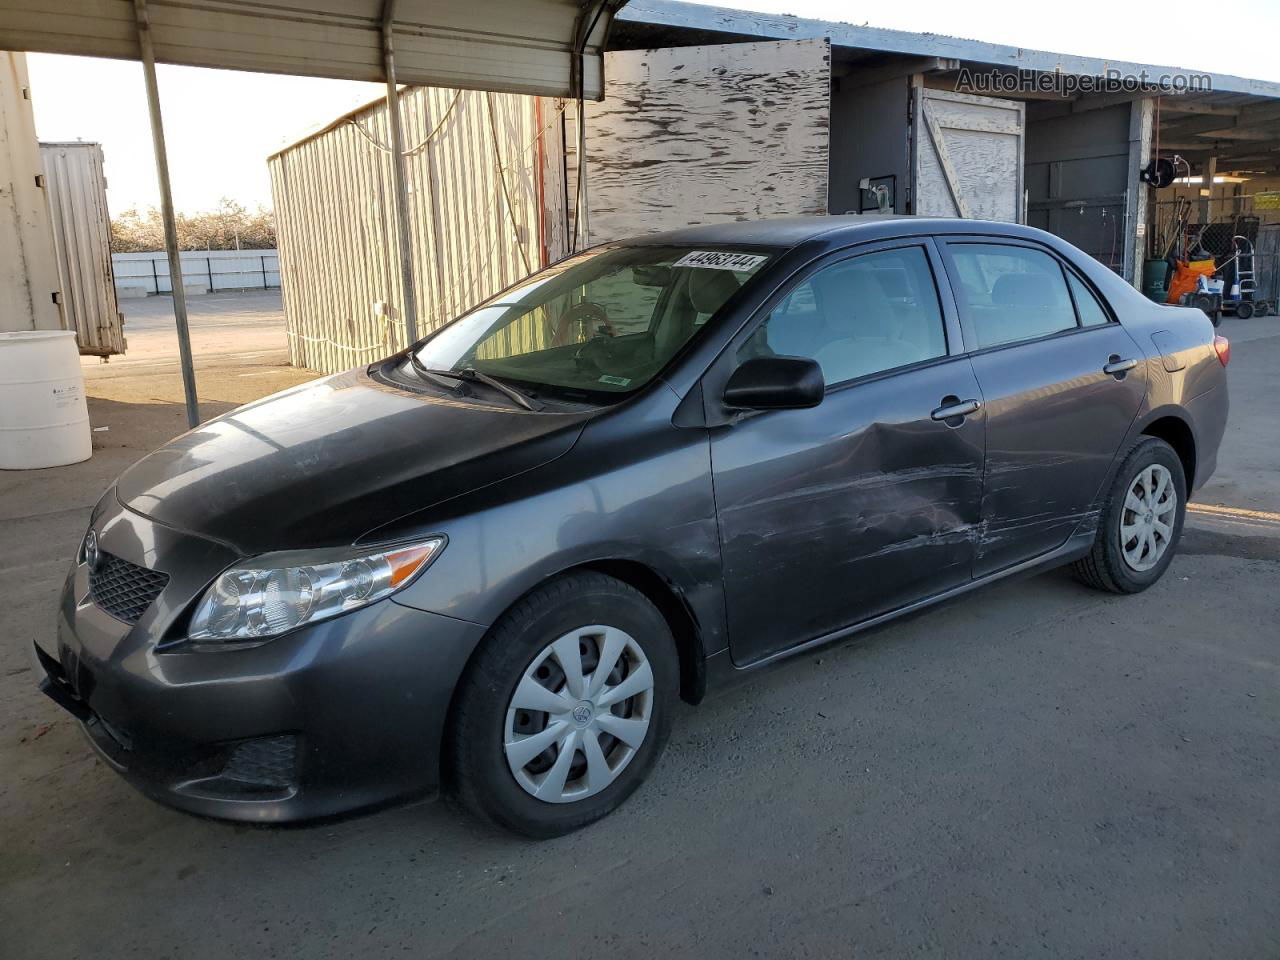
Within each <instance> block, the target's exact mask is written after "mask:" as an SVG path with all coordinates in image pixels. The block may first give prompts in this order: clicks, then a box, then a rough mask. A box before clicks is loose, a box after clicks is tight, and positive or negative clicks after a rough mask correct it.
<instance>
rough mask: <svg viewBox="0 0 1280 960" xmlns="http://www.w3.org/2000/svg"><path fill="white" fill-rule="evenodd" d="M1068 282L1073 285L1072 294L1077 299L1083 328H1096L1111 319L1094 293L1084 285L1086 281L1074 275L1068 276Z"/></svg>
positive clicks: (1069, 274) (1077, 310)
mask: <svg viewBox="0 0 1280 960" xmlns="http://www.w3.org/2000/svg"><path fill="white" fill-rule="evenodd" d="M1067 282H1068V283H1070V284H1071V293H1072V295H1073V296H1074V297H1075V298H1076V312H1077V313H1079V314H1080V325H1081V326H1082V327H1096V326H1099V325H1101V324H1104V323H1106V322H1107V320H1108V319H1110V318H1109V317H1108V316H1107V311H1106V310H1104V309H1102V304H1100V303H1099V302H1098V298H1097V297H1095V296H1094V295H1093V291H1092V290H1090V289H1089V288H1088V287H1086V286H1085V285H1084V281H1083V280H1081V279H1080V278H1079V277H1077V276H1076V275H1075V274H1074V273H1068V274H1067Z"/></svg>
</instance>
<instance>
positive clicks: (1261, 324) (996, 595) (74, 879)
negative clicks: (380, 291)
mask: <svg viewBox="0 0 1280 960" xmlns="http://www.w3.org/2000/svg"><path fill="white" fill-rule="evenodd" d="M259 299H260V300H261V301H262V302H261V303H259V304H258V305H256V306H254V305H251V304H247V302H246V301H242V300H239V299H235V300H233V301H232V302H231V304H229V305H224V306H229V307H232V308H234V309H230V310H229V309H225V308H224V309H220V310H215V309H214V308H215V307H216V305H215V304H213V303H206V304H202V305H201V307H199V308H197V311H196V318H195V321H194V323H195V327H196V339H197V344H201V343H202V342H204V343H205V345H206V347H207V348H208V350H207V351H206V350H205V349H202V348H201V347H199V346H198V347H197V349H198V351H199V355H200V356H201V357H202V358H205V359H202V362H201V364H200V366H201V377H202V380H201V382H202V390H203V391H204V393H205V395H206V396H208V397H209V398H210V399H211V402H210V403H209V404H208V407H209V412H216V411H218V410H219V409H222V408H225V407H226V406H227V405H229V404H234V403H237V402H243V401H244V400H247V399H249V398H251V397H253V396H257V395H259V394H261V393H264V392H266V391H267V390H268V389H276V388H280V387H283V386H286V385H289V384H291V383H294V382H297V381H299V380H301V379H304V378H305V377H306V376H308V374H306V373H305V372H301V371H294V370H291V369H289V368H287V367H283V366H282V362H283V356H284V354H283V349H282V335H281V332H280V325H279V320H278V316H275V317H273V314H272V310H271V302H270V298H263V297H259ZM147 306H148V307H149V308H150V309H153V310H158V309H159V308H160V307H162V303H161V302H159V301H155V302H149V303H148V304H147ZM205 308H208V310H209V314H207V315H206V314H205V313H204V310H205ZM240 308H243V310H244V312H243V313H240V312H238V311H239V310H240ZM132 309H135V310H136V308H132ZM255 311H256V313H255ZM215 314H216V315H215ZM135 316H136V315H135ZM153 319H154V320H155V321H156V322H155V323H154V324H153V323H152V322H151V321H149V320H143V319H142V318H141V317H137V318H136V319H135V320H133V321H131V324H132V325H131V328H130V330H131V332H130V342H131V348H132V350H131V356H130V359H129V360H126V361H113V362H112V363H111V364H109V365H107V366H103V367H97V366H95V367H92V368H91V369H90V370H89V373H90V378H89V393H90V396H91V401H90V403H91V412H92V415H93V418H94V422H95V424H99V425H109V426H110V427H111V430H110V431H108V432H107V433H106V434H105V435H104V434H95V439H96V440H97V441H98V442H99V443H100V444H101V448H100V449H99V451H98V454H97V455H96V456H95V457H94V458H93V460H91V461H90V462H89V463H88V464H82V465H78V466H75V467H68V468H62V469H59V470H47V471H39V472H35V473H27V474H0V541H2V542H3V543H4V544H5V545H6V547H7V548H8V549H7V550H6V551H5V556H4V558H3V559H0V610H3V611H4V615H3V617H4V630H3V633H2V634H0V943H2V944H3V945H4V948H3V949H0V955H3V956H5V957H9V956H12V957H14V958H22V960H35V958H45V957H48V958H59V960H61V958H69V957H95V958H97V957H146V958H160V957H183V958H193V960H194V958H203V957H209V958H218V960H225V958H226V957H260V956H261V957H270V956H288V957H307V958H309V960H311V958H323V957H340V958H344V960H345V958H350V957H353V956H359V957H361V958H371V957H384V956H404V955H407V956H416V957H424V956H432V957H437V956H442V957H443V956H454V957H490V956H495V955H499V954H500V953H501V954H506V955H509V956H513V957H526V956H527V957H548V958H551V957H555V958H569V957H588V956H591V957H595V956H626V957H630V956H635V957H642V956H643V957H651V956H655V955H656V956H663V955H675V956H691V955H696V956H704V957H733V958H737V957H744V956H778V957H809V956H812V957H858V958H862V957H876V956H881V957H894V958H898V957H904V956H923V957H1009V958H1018V960H1023V958H1026V957H1029V956H1046V957H1087V958H1097V957H1151V958H1162V960H1168V958H1180V957H1187V958H1206V957H1230V958H1232V960H1245V958H1254V957H1257V958H1270V960H1274V958H1275V957H1277V956H1278V955H1280V652H1278V650H1277V640H1278V638H1280V635H1278V634H1277V628H1276V619H1277V596H1278V595H1280V428H1278V427H1277V422H1278V421H1277V418H1276V417H1275V400H1274V392H1273V390H1272V384H1273V382H1274V379H1275V371H1276V370H1277V369H1280V320H1277V319H1276V318H1264V319H1257V320H1252V321H1248V322H1232V321H1227V327H1226V328H1225V332H1226V333H1227V334H1228V335H1230V336H1231V337H1232V339H1233V343H1234V348H1235V349H1234V359H1233V362H1232V367H1231V372H1232V390H1233V405H1234V406H1233V414H1232V421H1231V425H1230V430H1229V435H1228V437H1227V440H1226V443H1225V446H1224V448H1223V452H1222V463H1221V469H1220V471H1219V474H1218V476H1217V478H1216V479H1215V480H1214V481H1213V482H1212V483H1211V484H1210V485H1209V486H1208V487H1206V489H1205V490H1204V491H1202V493H1201V495H1200V496H1199V497H1198V504H1197V505H1196V506H1195V508H1194V509H1193V511H1192V513H1191V514H1190V516H1189V523H1188V530H1187V534H1186V536H1185V539H1184V542H1183V548H1182V550H1181V552H1180V554H1179V556H1178V558H1177V559H1176V560H1175V562H1174V564H1173V566H1172V568H1171V569H1170V571H1169V573H1168V575H1167V576H1166V577H1165V578H1164V580H1163V581H1162V582H1161V583H1160V584H1158V585H1157V586H1156V587H1154V588H1152V589H1151V590H1150V591H1148V592H1146V593H1144V594H1141V595H1139V596H1136V597H1130V598H1114V597H1110V596H1105V595H1102V594H1098V593H1094V592H1091V591H1089V590H1087V589H1085V588H1083V587H1081V586H1078V585H1077V584H1075V583H1074V582H1073V581H1072V580H1071V579H1070V578H1068V577H1067V576H1065V575H1063V574H1062V573H1051V574H1046V575H1044V576H1040V577H1037V578H1034V579H1029V580H1023V581H1020V582H1016V583H1007V584H1003V585H1000V586H997V587H995V588H993V589H989V590H986V591H984V592H981V593H979V594H977V595H975V596H973V597H971V598H969V599H966V600H964V601H961V602H957V603H954V604H951V605H949V606H946V607H944V608H942V609H937V610H934V611H932V612H930V613H928V614H925V615H922V616H918V617H915V618H913V619H911V620H909V621H907V622H904V623H899V624H896V625H891V626H889V627H886V628H884V629H881V630H878V631H875V632H874V633H873V634H871V635H869V636H866V637H864V638H863V639H862V640H860V641H858V642H855V643H850V644H847V645H845V646H842V647H838V648H833V649H827V650H824V651H821V652H818V653H816V654H812V655H809V656H806V657H803V658H800V659H798V660H795V661H792V662H790V663H788V664H786V665H784V666H782V667H780V668H779V669H776V670H774V671H772V672H770V673H767V674H764V675H761V676H759V677H758V678H756V679H755V680H753V681H752V682H751V683H749V684H747V685H746V686H744V687H742V688H740V689H738V690H736V691H733V692H731V693H728V694H725V695H723V696H720V697H718V698H716V699H714V700H712V701H711V702H708V703H706V704H703V705H702V706H701V707H698V708H696V709H694V708H684V709H682V711H681V715H680V716H679V717H678V718H677V723H676V729H675V732H674V735H673V738H672V742H671V745H670V748H669V749H668V751H667V754H666V756H665V757H664V758H663V761H662V762H661V763H660V764H659V766H658V768H657V770H656V771H655V774H654V776H653V778H652V780H651V781H650V782H649V783H648V784H647V785H646V786H645V787H643V788H642V789H641V790H640V792H639V793H638V794H637V795H636V796H635V797H634V798H633V799H632V800H631V801H630V802H629V803H628V804H627V805H626V806H625V807H624V808H623V809H622V810H620V811H619V812H618V813H617V814H615V815H614V816H612V817H610V818H608V819H607V820H606V821H604V822H602V823H600V824H597V825H596V826H594V827H592V828H589V829H587V830H585V831H583V832H581V833H579V834H576V835H574V836H572V837H568V838H564V839H561V840H557V841H552V842H549V843H542V844H535V843H530V842H526V841H522V840H517V839H513V838H511V837H509V836H506V835H503V834H499V833H495V832H493V831H490V830H488V829H486V828H484V827H481V826H479V825H477V824H476V823H474V822H473V821H471V820H469V819H467V818H466V817H464V816H462V815H460V814H459V813H457V812H455V811H453V810H452V809H450V808H449V807H448V806H445V805H441V804H436V805H426V806H417V807H411V808H406V809H402V810H395V811H390V812H386V813H382V814H379V815H376V816H372V817H367V818H364V819H360V820H353V821H348V822H345V823H341V824H329V825H324V826H319V827H312V828H296V829H274V830H265V829H256V828H250V827H237V826H228V825H225V824H221V823H214V822H209V821H202V820H196V819H193V818H191V817H188V816H185V815H182V814H179V813H174V812H172V811H169V810H167V809H165V808H163V807H160V806H157V805H156V804H154V803H151V802H150V801H147V800H145V799H143V798H142V797H140V796H139V795H137V794H135V793H134V792H133V791H132V790H131V789H129V788H128V787H127V786H125V785H124V783H122V782H121V781H120V780H118V779H117V778H116V777H115V775H114V774H112V773H111V772H110V771H109V770H107V769H106V768H104V767H103V766H102V765H101V764H100V763H99V762H97V761H96V760H95V759H93V757H92V756H91V754H90V752H89V750H88V748H87V746H86V745H85V744H84V743H83V742H82V740H81V738H80V735H79V733H78V732H77V730H76V729H75V726H74V724H73V723H72V722H70V721H69V720H68V719H67V718H66V717H65V716H64V715H63V714H61V713H60V712H59V711H58V710H57V709H56V708H55V707H54V706H53V705H52V704H50V703H47V702H45V701H44V700H43V698H41V697H40V696H38V695H37V694H36V692H35V690H34V688H33V685H32V684H33V680H32V675H31V672H30V670H29V668H28V666H27V657H26V647H27V646H28V645H29V643H30V642H31V638H32V637H33V636H34V635H35V634H36V633H37V632H39V631H46V630H49V629H51V621H52V611H53V606H54V602H55V597H56V594H57V591H58V588H59V584H60V582H61V579H62V577H63V574H64V570H65V567H66V565H67V563H68V562H69V558H70V557H71V555H72V552H73V551H74V549H75V546H76V544H77V542H78V540H79V537H80V535H81V532H82V528H83V525H84V522H85V517H86V514H87V510H88V507H89V506H90V504H91V503H92V502H93V500H94V499H95V498H96V497H97V495H98V493H99V491H100V489H101V488H102V487H103V486H104V485H105V484H106V483H107V482H109V479H110V477H111V476H113V475H114V474H115V473H117V472H119V470H120V469H121V468H123V467H124V466H125V465H127V463H129V462H130V461H132V460H133V459H135V458H136V457H137V456H139V455H141V454H142V453H143V452H144V451H145V450H147V449H149V448H151V447H153V446H155V445H157V444H159V443H161V442H162V441H163V440H164V439H166V438H167V437H168V436H170V435H172V434H173V433H175V432H177V431H178V430H180V429H181V426H182V422H181V407H180V406H178V405H177V402H178V400H179V399H180V391H179V389H178V385H177V380H176V376H175V373H174V365H173V362H172V359H171V358H168V357H166V355H165V349H166V348H165V347H164V343H163V338H164V337H166V336H167V333H166V330H165V327H164V325H163V322H162V321H163V318H161V317H157V318H153ZM147 338H152V339H150V340H149V339H147ZM215 342H216V343H221V344H222V346H221V347H217V348H216V349H215V347H214V346H213V344H214V343H215ZM170 349H171V348H170ZM218 350H220V351H221V352H220V353H219V352H217V351H218ZM152 351H153V352H152ZM130 365H132V366H130ZM126 374H128V376H126Z"/></svg>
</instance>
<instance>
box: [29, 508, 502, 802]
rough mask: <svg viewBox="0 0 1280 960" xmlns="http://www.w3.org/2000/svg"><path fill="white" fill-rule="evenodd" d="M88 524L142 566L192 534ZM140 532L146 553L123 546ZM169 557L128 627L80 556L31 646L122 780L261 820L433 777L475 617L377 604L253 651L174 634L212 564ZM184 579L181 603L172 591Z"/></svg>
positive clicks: (475, 630)
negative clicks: (53, 620) (95, 592)
mask: <svg viewBox="0 0 1280 960" xmlns="http://www.w3.org/2000/svg"><path fill="white" fill-rule="evenodd" d="M94 523H95V529H96V530H97V531H98V537H99V543H100V544H102V547H103V549H105V550H107V551H109V552H112V553H115V554H116V555H121V554H122V553H123V554H124V555H125V557H126V559H129V560H131V561H133V562H136V563H145V564H146V565H147V566H149V567H154V568H156V569H161V570H165V565H166V559H165V558H166V556H167V555H172V556H181V555H183V554H184V553H186V554H188V555H189V554H190V553H191V552H192V551H191V545H190V544H187V545H186V547H185V549H184V548H182V547H181V545H179V544H176V543H166V542H165V541H172V540H175V538H176V539H180V538H183V537H186V536H187V535H183V534H179V533H176V532H174V531H172V530H170V529H168V528H159V527H158V525H154V524H151V522H150V521H148V520H146V518H143V517H141V516H139V515H137V514H134V513H132V512H130V511H126V510H124V509H123V508H120V507H118V505H116V506H115V507H113V508H112V509H111V510H109V511H108V513H107V514H106V515H104V516H102V517H96V518H95V521H94ZM140 534H141V535H140ZM149 538H150V540H151V541H152V542H153V543H154V546H155V549H154V550H150V551H135V554H134V555H133V556H129V555H128V553H127V551H128V550H130V548H131V547H133V546H135V545H137V544H140V543H147V542H148V541H149ZM167 547H174V548H175V549H174V550H173V551H171V553H170V552H169V551H167V549H166V548H167ZM196 552H199V551H198V550H197V551H196ZM148 554H151V555H148ZM148 561H151V562H148ZM218 565H222V566H225V563H222V560H221V559H219V560H217V561H216V562H215V563H214V564H213V566H218ZM169 567H170V569H168V570H166V572H169V573H170V575H171V582H170V585H169V586H168V587H166V590H165V593H163V594H162V595H161V596H160V597H159V598H157V600H156V601H155V603H153V604H152V606H151V608H149V609H148V611H147V613H146V614H144V616H143V617H142V618H141V619H140V620H139V621H138V623H137V624H135V625H132V626H131V625H129V624H127V623H124V622H122V621H120V620H117V619H116V618H114V617H112V616H111V615H110V614H108V613H106V612H105V611H104V610H102V609H101V608H99V607H98V606H97V605H96V604H95V603H94V602H93V600H92V599H91V598H90V597H89V589H88V571H87V569H86V568H85V567H84V566H83V565H77V566H76V567H75V568H74V569H73V570H72V572H71V575H70V576H69V577H68V579H67V583H66V585H65V587H64V589H63V594H62V600H61V605H60V609H59V614H58V632H57V641H56V647H55V649H49V646H54V645H48V644H46V645H38V646H37V651H36V655H37V659H38V660H39V663H40V666H41V668H42V671H43V673H44V676H43V677H42V681H41V685H42V687H43V688H44V689H45V691H46V693H48V694H49V695H50V696H52V697H53V698H54V699H55V700H56V701H58V702H59V703H60V704H61V705H62V706H64V707H66V708H67V709H69V710H70V711H71V712H72V713H73V714H74V715H76V716H77V717H78V718H79V719H80V720H81V723H82V725H83V727H84V730H85V732H86V734H87V735H88V737H89V739H90V742H91V743H92V744H93V746H94V748H95V749H96V750H97V751H98V752H99V754H100V755H101V756H102V757H103V758H104V759H105V760H106V761H107V762H108V763H109V764H110V765H111V766H112V767H113V768H115V769H116V770H117V771H118V772H119V773H121V774H122V775H123V776H124V777H125V778H126V779H128V780H129V781H130V782H131V783H133V784H134V785H135V786H136V787H138V788H139V789H140V790H142V791H143V792H144V793H146V794H148V795H150V796H152V797H154V798H155V799H157V800H160V801H163V802H165V803H168V804H171V805H173V806H176V807H180V808H182V809H185V810H189V811H191V812H193V813H199V814H203V815H206V816H213V817H222V818H227V819H232V820H245V821H257V822H284V821H292V820H302V819H310V818H315V817H327V816H334V815H339V814H346V813H350V812H354V811H357V810H360V809H363V808H369V807H375V806H382V805H386V804H390V803H395V802H399V801H402V800H407V799H411V798H414V797H417V796H422V795H425V794H429V793H431V792H432V791H433V790H435V789H436V788H437V787H438V785H439V771H440V751H441V742H442V738H443V732H444V725H445V721H446V717H447V713H448V706H449V701H450V698H451V697H452V695H453V690H454V686H455V684H456V682H457V679H458V677H459V676H460V674H461V672H462V669H463V667H464V666H465V664H466V661H467V658H468V657H469V656H470V654H471V652H472V650H473V649H474V648H475V645H476V644H477V643H478V642H479V640H480V638H481V636H482V635H483V633H484V628H483V627H482V626H480V625H478V624H474V623H469V622H466V621H462V620H456V619H453V618H450V617H445V616H441V615H438V614H433V613H426V612H423V611H420V610H415V609H411V608H408V607H404V606H401V605H399V604H397V603H395V602H394V601H390V600H384V601H381V602H379V603H376V604H373V605H372V606H370V607H366V608H365V609H363V610H358V611H355V612H353V613H350V614H347V615H345V616H341V617H337V618H335V619H333V620H329V621H325V622H322V623H318V624H314V625H312V626H310V627H305V628H303V629H300V630H297V631H294V632H293V633H290V634H287V635H285V636H282V637H278V638H276V639H274V640H270V641H266V642H264V643H261V644H259V645H257V646H250V647H245V646H240V647H227V648H225V649H211V648H210V647H205V648H202V649H201V648H195V647H192V646H191V645H189V644H186V643H182V642H177V643H173V642H172V636H171V633H172V630H173V629H174V625H175V623H181V617H182V616H183V615H184V611H185V610H186V608H188V607H189V605H190V602H191V601H192V600H193V599H194V597H195V596H198V594H199V590H200V589H203V588H202V587H201V588H197V589H196V590H195V591H192V589H191V584H193V583H195V582H197V581H202V582H204V583H208V582H209V580H211V579H212V577H213V576H214V575H215V574H216V572H218V571H217V570H213V569H212V567H210V568H209V569H206V570H205V571H204V572H203V573H202V574H200V575H199V576H192V577H189V578H188V577H185V576H183V575H180V573H182V571H179V570H178V568H177V567H175V566H173V565H172V564H170V565H169ZM184 584H185V586H184ZM184 589H185V591H186V592H190V593H191V594H192V595H191V596H190V597H186V598H185V600H184V599H183V597H182V596H179V595H173V592H174V591H178V592H179V593H181V592H182V591H183V590H184ZM162 638H163V639H164V640H165V641H166V642H165V643H163V644H161V645H160V646H157V643H158V642H159V641H160V640H161V639H162Z"/></svg>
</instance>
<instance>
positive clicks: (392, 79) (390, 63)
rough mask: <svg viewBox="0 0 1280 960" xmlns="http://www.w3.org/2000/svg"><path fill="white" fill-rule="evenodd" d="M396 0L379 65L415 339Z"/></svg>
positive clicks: (387, 7) (390, 5)
mask: <svg viewBox="0 0 1280 960" xmlns="http://www.w3.org/2000/svg"><path fill="white" fill-rule="evenodd" d="M395 6H396V0H386V3H385V4H384V5H383V8H382V68H383V72H384V73H385V74H386V77H387V125H388V127H389V128H390V130H391V167H392V173H391V194H392V196H393V197H395V201H396V242H397V246H398V247H399V253H400V288H401V290H402V291H403V295H404V331H405V335H406V336H407V337H408V342H409V343H414V342H415V341H417V339H418V296H417V290H416V289H415V288H414V283H413V243H412V241H411V239H410V236H409V191H408V189H407V188H406V186H405V181H406V177H405V169H404V134H403V132H402V131H401V130H400V91H399V89H397V87H396V55H395V48H394V46H393V45H392V41H391V20H392V17H393V16H394V15H395Z"/></svg>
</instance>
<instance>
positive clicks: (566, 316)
mask: <svg viewBox="0 0 1280 960" xmlns="http://www.w3.org/2000/svg"><path fill="white" fill-rule="evenodd" d="M574 323H581V324H584V325H585V326H586V329H587V340H588V341H590V340H594V339H595V338H596V337H598V336H601V335H602V334H603V335H604V336H608V337H616V336H617V335H618V331H617V330H615V329H614V327H613V324H612V323H611V322H610V321H609V311H608V310H606V309H605V308H604V307H602V306H601V305H600V304H598V303H596V302H595V301H594V300H583V301H582V302H581V303H575V304H574V305H573V306H572V307H570V308H569V309H568V310H566V311H565V312H564V313H562V314H560V319H559V320H557V321H556V332H555V334H554V335H553V336H552V338H551V345H552V346H553V347H563V346H564V345H565V344H567V343H570V342H571V341H570V340H569V331H570V329H571V327H572V325H573V324H574Z"/></svg>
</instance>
